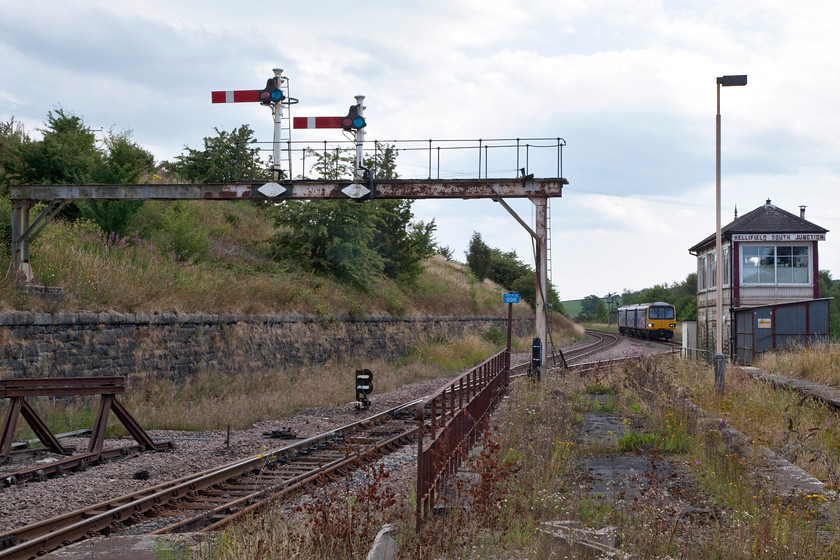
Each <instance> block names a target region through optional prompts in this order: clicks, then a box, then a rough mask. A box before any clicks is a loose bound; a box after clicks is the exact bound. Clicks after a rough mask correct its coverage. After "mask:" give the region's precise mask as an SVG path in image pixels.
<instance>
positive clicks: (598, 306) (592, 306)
mask: <svg viewBox="0 0 840 560" xmlns="http://www.w3.org/2000/svg"><path fill="white" fill-rule="evenodd" d="M578 319H579V320H581V321H585V322H590V323H606V322H607V306H606V304H605V303H604V300H603V299H601V298H599V297H598V296H595V295H589V296H586V297H585V298H583V301H582V302H581V312H580V313H579V314H578Z"/></svg>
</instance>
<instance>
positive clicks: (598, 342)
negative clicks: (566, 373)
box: [564, 329, 619, 365]
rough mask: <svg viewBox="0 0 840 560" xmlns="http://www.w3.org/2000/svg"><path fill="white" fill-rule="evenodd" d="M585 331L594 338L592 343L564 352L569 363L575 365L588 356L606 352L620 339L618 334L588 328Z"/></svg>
mask: <svg viewBox="0 0 840 560" xmlns="http://www.w3.org/2000/svg"><path fill="white" fill-rule="evenodd" d="M584 332H586V335H587V336H589V337H591V338H592V339H594V340H593V341H592V342H591V343H590V344H587V345H585V346H578V347H575V348H572V349H570V350H567V351H566V352H564V355H565V357H566V363H567V364H568V365H574V364H575V363H578V362H580V361H581V360H583V358H585V357H587V356H592V355H593V354H598V353H600V352H604V351H605V350H609V349H610V348H612V347H613V346H615V345H616V344H618V340H619V339H618V335H617V334H613V333H609V332H606V331H598V330H595V329H586V330H585V331H584Z"/></svg>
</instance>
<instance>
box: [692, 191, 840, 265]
mask: <svg viewBox="0 0 840 560" xmlns="http://www.w3.org/2000/svg"><path fill="white" fill-rule="evenodd" d="M720 231H721V235H722V236H723V237H728V238H731V236H732V235H733V234H736V233H747V234H748V233H768V234H770V233H818V234H819V233H826V232H828V230H827V229H825V228H824V227H820V226H818V225H816V224H814V223H811V222H809V221H808V220H806V219H805V218H800V217H799V216H796V215H794V214H791V213H790V212H788V211H786V210H782V209H781V208H779V207H778V206H774V205H773V204H771V203H770V199H769V198H768V199H767V202H766V203H765V204H764V205H763V206H759V207H758V208H756V209H755V210H753V211H752V212H748V213H746V214H744V215H743V216H741V217H739V218H735V220H733V221H732V222H730V223H729V224H727V225H725V226H723V227H722V228H721V230H720ZM714 242H715V234H714V233H713V234H712V235H710V236H709V237H707V238H706V239H704V240H703V241H701V242H700V243H698V244H696V245H694V246H693V247H691V248H690V249H689V250H688V252H689V253H695V252H697V251H699V250H701V249H703V248H705V247H707V246H708V245H711V244H714Z"/></svg>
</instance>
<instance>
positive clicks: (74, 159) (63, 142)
mask: <svg viewBox="0 0 840 560" xmlns="http://www.w3.org/2000/svg"><path fill="white" fill-rule="evenodd" d="M41 132H42V133H43V139H42V140H39V141H32V140H30V139H29V138H28V137H20V138H19V139H18V140H19V141H18V142H17V143H15V144H13V146H14V148H13V153H12V154H7V155H6V156H5V157H6V160H5V162H4V164H3V167H4V168H8V169H9V170H10V173H11V175H13V176H14V180H15V181H16V182H18V183H21V184H85V183H105V184H130V183H136V182H138V181H140V180H141V179H142V178H143V177H144V176H146V175H147V174H148V173H150V172H151V170H152V169H153V168H154V163H155V161H154V156H152V154H151V153H149V152H148V151H146V150H145V149H143V148H142V147H140V146H139V145H138V144H136V143H135V142H133V141H132V140H131V132H130V131H121V132H115V131H113V130H111V131H110V132H109V133H108V134H107V135H106V137H105V140H104V143H103V147H102V148H100V147H98V146H97V145H96V138H95V136H94V134H93V132H91V131H90V130H89V129H88V128H87V126H85V123H84V121H83V120H82V119H81V118H80V117H77V116H75V115H72V114H68V113H65V112H64V110H63V109H58V110H56V111H55V113H53V112H50V113H48V115H47V123H46V128H45V129H43V130H42V131H41ZM141 205H142V202H140V201H98V200H97V201H94V200H89V201H78V202H74V203H72V204H69V205H68V206H67V207H66V208H65V209H64V210H63V211H62V215H63V216H64V217H66V218H69V219H71V220H73V219H76V218H78V217H79V216H84V217H87V218H90V219H92V220H94V221H95V222H96V223H97V225H98V226H99V227H100V228H102V230H103V231H104V232H106V233H110V232H116V233H118V234H120V235H124V234H125V233H127V231H129V229H130V228H131V223H130V222H131V217H132V216H134V214H136V213H137V211H138V209H139V208H140V206H141Z"/></svg>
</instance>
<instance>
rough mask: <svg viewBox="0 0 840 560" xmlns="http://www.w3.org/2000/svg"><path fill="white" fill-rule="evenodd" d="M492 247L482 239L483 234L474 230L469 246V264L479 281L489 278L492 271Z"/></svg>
mask: <svg viewBox="0 0 840 560" xmlns="http://www.w3.org/2000/svg"><path fill="white" fill-rule="evenodd" d="M491 255H492V249H490V246H489V245H487V244H486V243H485V242H484V240H482V239H481V234H480V233H478V232H477V231H474V232H473V236H472V237H471V238H470V245H469V247H468V248H467V266H469V267H470V270H471V271H472V273H473V274H474V275H475V277H476V278H477V279H478V281H479V282H481V281H482V280H484V279H485V278H487V275H488V274H489V273H490V267H491V265H492V262H491Z"/></svg>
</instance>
